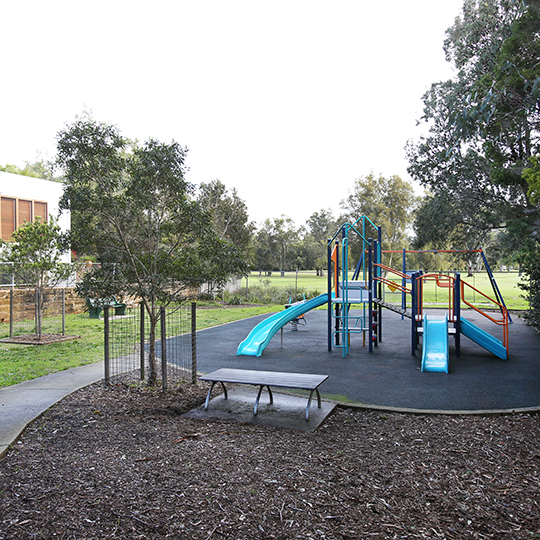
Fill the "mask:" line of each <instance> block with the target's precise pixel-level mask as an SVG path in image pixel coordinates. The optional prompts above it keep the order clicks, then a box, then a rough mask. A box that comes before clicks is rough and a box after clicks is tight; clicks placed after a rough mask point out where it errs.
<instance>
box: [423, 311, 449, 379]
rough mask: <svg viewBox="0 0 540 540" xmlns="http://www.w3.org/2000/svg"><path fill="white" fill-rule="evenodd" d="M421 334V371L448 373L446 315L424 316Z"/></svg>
mask: <svg viewBox="0 0 540 540" xmlns="http://www.w3.org/2000/svg"><path fill="white" fill-rule="evenodd" d="M423 330H424V332H423V336H422V371H438V372H444V373H448V315H445V316H444V318H441V317H438V318H430V317H428V315H426V316H425V317H424V324H423Z"/></svg>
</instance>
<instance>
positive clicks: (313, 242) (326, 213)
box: [304, 208, 337, 276]
mask: <svg viewBox="0 0 540 540" xmlns="http://www.w3.org/2000/svg"><path fill="white" fill-rule="evenodd" d="M307 228H308V233H307V234H306V236H305V237H304V243H305V244H306V251H307V252H308V253H309V254H310V260H313V264H314V267H315V269H316V271H317V275H321V276H322V275H323V268H325V267H326V265H327V248H326V245H327V242H328V239H329V238H331V237H332V236H333V235H334V234H335V232H336V229H337V225H336V220H335V218H334V215H333V214H332V211H331V210H329V209H325V208H322V209H321V210H319V211H318V212H314V213H313V214H311V216H310V217H309V218H308V220H307ZM310 268H313V266H311V265H310Z"/></svg>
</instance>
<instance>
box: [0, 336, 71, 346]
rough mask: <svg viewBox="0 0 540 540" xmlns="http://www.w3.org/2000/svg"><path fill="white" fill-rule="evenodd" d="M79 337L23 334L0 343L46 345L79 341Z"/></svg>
mask: <svg viewBox="0 0 540 540" xmlns="http://www.w3.org/2000/svg"><path fill="white" fill-rule="evenodd" d="M80 337H81V336H67V335H65V334H41V336H39V335H38V334H23V335H20V336H13V337H11V338H3V339H0V343H15V344H18V345H48V344H49V343H58V342H60V341H69V340H71V339H79V338H80Z"/></svg>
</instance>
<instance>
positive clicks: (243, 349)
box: [236, 293, 328, 356]
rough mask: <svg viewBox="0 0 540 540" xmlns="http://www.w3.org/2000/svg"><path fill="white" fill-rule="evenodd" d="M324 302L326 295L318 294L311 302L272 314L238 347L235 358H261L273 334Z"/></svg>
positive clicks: (326, 300) (326, 298) (326, 299)
mask: <svg viewBox="0 0 540 540" xmlns="http://www.w3.org/2000/svg"><path fill="white" fill-rule="evenodd" d="M326 302H328V293H324V294H320V295H319V296H316V297H315V298H312V299H311V300H307V301H306V302H301V303H299V304H295V305H293V306H291V307H290V308H288V309H285V310H284V311H280V312H279V313H274V315H271V316H270V317H268V319H264V321H262V322H260V323H259V324H258V325H257V326H255V328H253V330H252V331H251V332H250V333H249V335H248V337H247V338H246V339H244V341H242V343H240V345H238V350H237V351H236V356H241V355H244V356H261V355H262V353H263V351H264V349H265V348H266V346H267V345H268V343H270V340H271V339H272V337H273V336H274V334H275V333H276V332H277V331H278V330H279V329H280V328H281V327H282V326H285V325H286V324H287V323H288V322H290V321H292V320H293V319H296V318H297V317H299V316H300V315H302V314H303V313H306V312H307V311H310V310H312V309H315V308H316V307H319V306H322V305H323V304H326Z"/></svg>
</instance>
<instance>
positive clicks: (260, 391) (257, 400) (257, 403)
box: [253, 384, 274, 416]
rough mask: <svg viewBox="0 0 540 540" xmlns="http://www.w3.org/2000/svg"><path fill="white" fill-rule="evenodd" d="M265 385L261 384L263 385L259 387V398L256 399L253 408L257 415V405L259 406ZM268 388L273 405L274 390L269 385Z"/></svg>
mask: <svg viewBox="0 0 540 540" xmlns="http://www.w3.org/2000/svg"><path fill="white" fill-rule="evenodd" d="M264 386H265V385H264V384H261V387H260V388H259V393H258V394H257V399H256V400H255V408H254V409H253V414H254V415H255V416H257V407H258V406H259V400H260V399H261V394H262V391H263V388H264ZM266 388H268V394H269V396H270V405H272V403H274V396H273V394H272V390H270V387H269V386H267V387H266Z"/></svg>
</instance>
